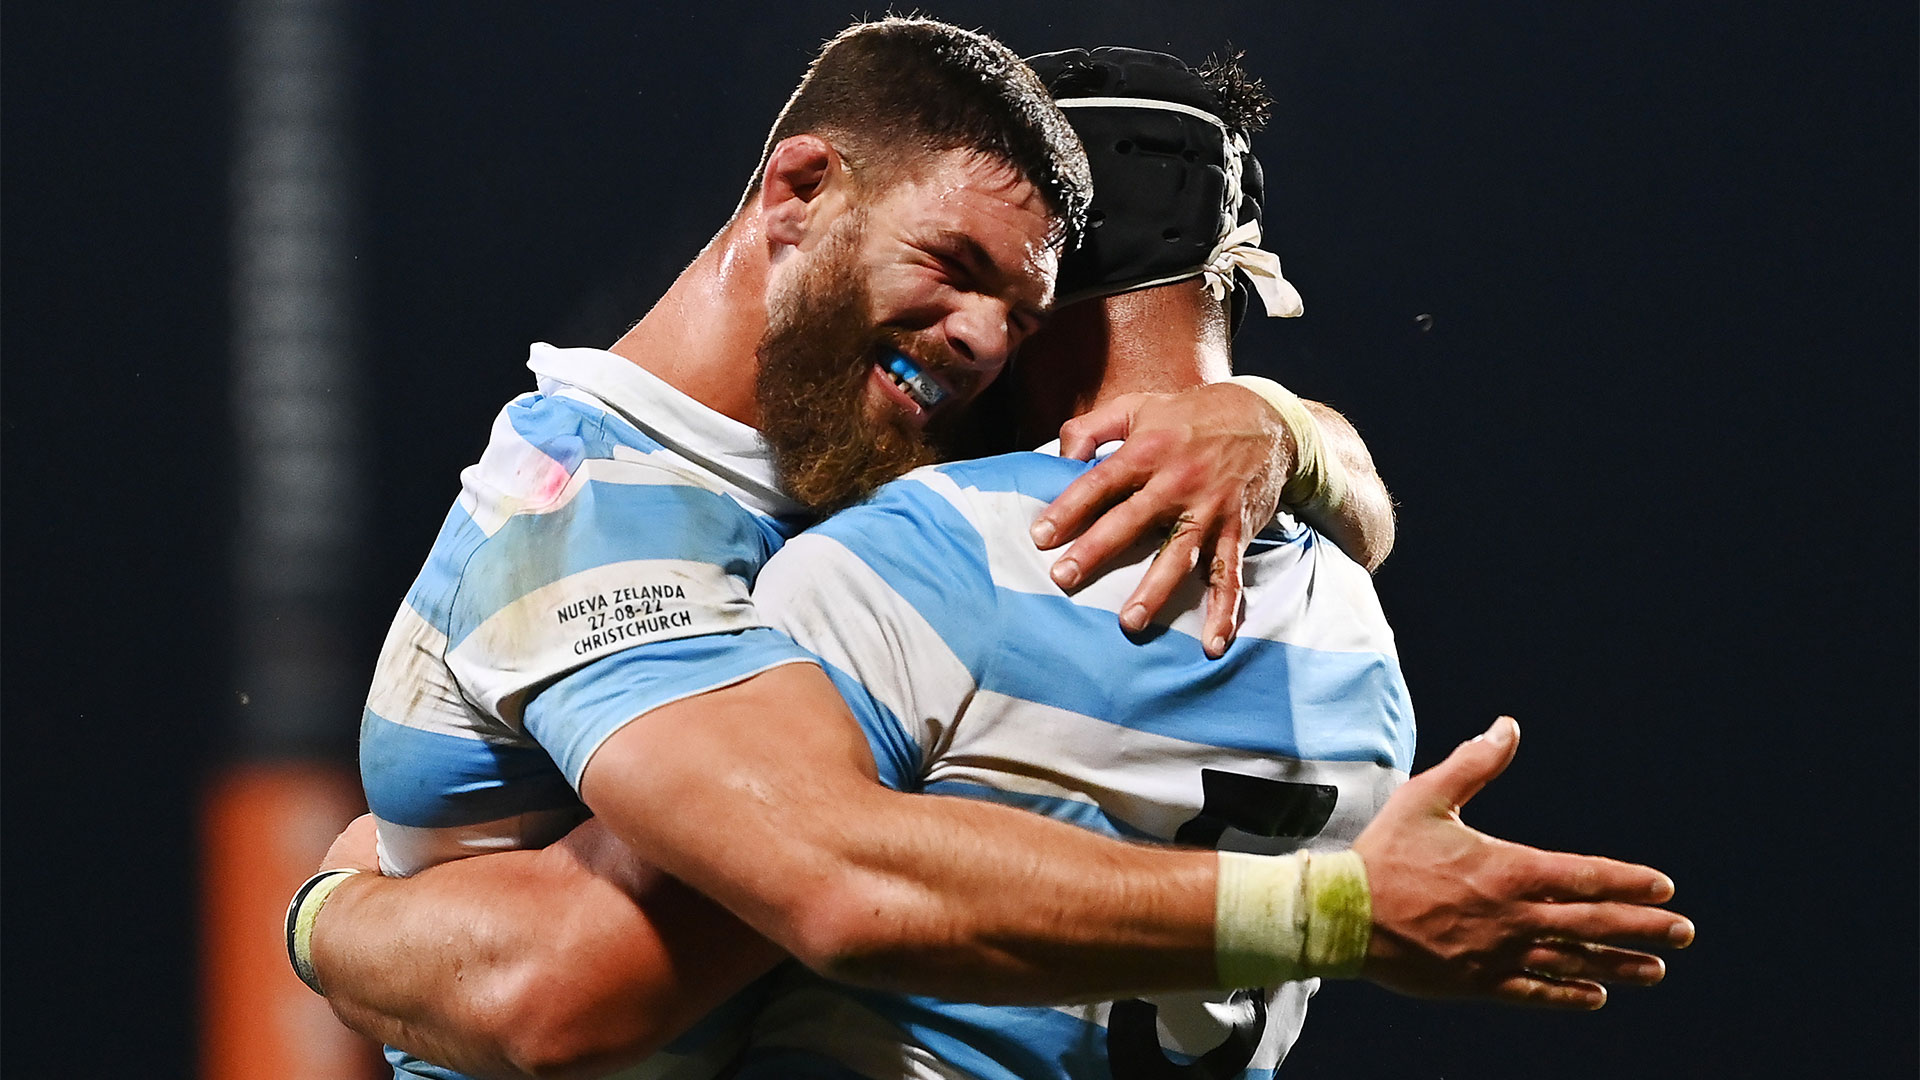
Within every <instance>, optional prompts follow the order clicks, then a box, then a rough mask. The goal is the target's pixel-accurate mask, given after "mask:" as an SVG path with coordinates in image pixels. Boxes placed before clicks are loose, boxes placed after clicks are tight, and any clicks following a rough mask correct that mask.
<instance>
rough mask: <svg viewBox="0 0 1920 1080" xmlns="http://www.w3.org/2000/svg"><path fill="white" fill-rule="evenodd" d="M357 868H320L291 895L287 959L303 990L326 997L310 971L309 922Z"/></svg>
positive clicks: (314, 975) (317, 978)
mask: <svg viewBox="0 0 1920 1080" xmlns="http://www.w3.org/2000/svg"><path fill="white" fill-rule="evenodd" d="M359 872H360V871H358V870H322V871H320V872H319V873H317V874H315V875H313V876H312V877H310V878H308V879H307V881H306V884H304V885H302V886H300V891H299V892H296V893H294V894H293V902H292V903H290V904H288V905H287V959H288V960H290V961H292V962H293V973H294V974H295V975H298V976H300V981H301V982H303V983H306V984H307V989H309V990H312V991H313V992H314V993H316V994H319V995H321V996H322V997H325V996H326V993H327V992H326V991H325V990H322V989H320V976H319V975H318V974H316V973H315V972H314V970H313V923H314V920H315V919H318V918H319V917H320V909H321V908H323V907H325V906H326V904H327V898H328V897H329V896H332V895H333V890H335V889H337V888H339V887H340V885H341V883H343V882H345V881H346V880H347V879H348V878H350V877H352V876H353V875H355V874H357V873H359Z"/></svg>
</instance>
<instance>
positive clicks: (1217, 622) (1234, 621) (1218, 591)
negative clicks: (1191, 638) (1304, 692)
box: [1200, 529, 1246, 660]
mask: <svg viewBox="0 0 1920 1080" xmlns="http://www.w3.org/2000/svg"><path fill="white" fill-rule="evenodd" d="M1245 550H1246V549H1245V546H1244V545H1242V544H1241V542H1240V531H1239V530H1238V529H1222V530H1221V532H1220V535H1219V537H1218V538H1217V539H1215V540H1214V542H1213V558H1212V560H1211V565H1210V566H1209V568H1208V573H1207V621H1206V629H1205V630H1203V631H1202V632H1201V638H1200V640H1201V641H1202V642H1203V643H1204V646H1205V648H1206V651H1207V655H1208V656H1209V657H1212V658H1213V659H1215V660H1218V659H1219V658H1220V657H1222V656H1224V655H1225V654H1226V651H1227V646H1228V645H1231V644H1232V643H1233V635H1234V632H1235V631H1236V630H1237V629H1238V628H1239V624H1240V584H1241V578H1240V569H1241V568H1240V560H1241V557H1242V556H1243V555H1244V554H1245Z"/></svg>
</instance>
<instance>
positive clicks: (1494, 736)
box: [1413, 716, 1520, 810]
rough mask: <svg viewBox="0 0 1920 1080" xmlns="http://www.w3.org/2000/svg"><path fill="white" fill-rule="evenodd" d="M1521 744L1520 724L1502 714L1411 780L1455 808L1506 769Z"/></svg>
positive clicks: (1464, 802)
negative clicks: (1445, 757) (1436, 763)
mask: <svg viewBox="0 0 1920 1080" xmlns="http://www.w3.org/2000/svg"><path fill="white" fill-rule="evenodd" d="M1519 748H1520V725H1519V724H1518V723H1516V722H1515V721H1514V719H1513V717H1511V716H1502V717H1500V718H1499V719H1498V720H1495V721H1494V722H1493V726H1492V727H1490V728H1488V729H1487V730H1486V731H1484V732H1482V733H1480V734H1479V735H1476V736H1474V737H1473V738H1471V739H1468V740H1467V741H1466V742H1463V743H1461V744H1460V745H1459V746H1456V747H1454V749H1453V753H1451V754H1448V755H1447V759H1446V760H1445V761H1442V762H1441V763H1440V764H1438V765H1435V766H1434V767H1433V768H1431V769H1428V770H1427V771H1426V772H1423V773H1421V774H1420V775H1419V776H1417V777H1415V778H1414V780H1413V782H1415V783H1419V784H1421V785H1422V786H1424V787H1427V788H1430V789H1432V790H1431V794H1432V795H1433V796H1434V797H1436V798H1439V799H1441V800H1444V801H1445V803H1446V804H1447V805H1448V806H1450V807H1452V808H1453V809H1455V810H1458V809H1459V808H1460V807H1462V806H1465V805H1466V804H1467V800H1469V799H1471V798H1473V797H1474V796H1475V795H1478V794H1479V793H1480V789H1481V788H1483V787H1486V786H1487V781H1489V780H1492V779H1493V778H1494V777H1496V776H1499V775H1500V774H1501V773H1502V772H1505V771H1506V768H1507V765H1508V764H1510V763H1511V762H1512V761H1513V755H1514V753H1515V752H1516V751H1517V750H1519Z"/></svg>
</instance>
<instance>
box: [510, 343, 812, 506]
mask: <svg viewBox="0 0 1920 1080" xmlns="http://www.w3.org/2000/svg"><path fill="white" fill-rule="evenodd" d="M527 367H528V368H529V369H530V370H532V372H533V373H534V374H535V375H537V376H539V380H540V382H539V385H540V391H541V392H542V393H552V392H554V390H557V389H559V386H557V385H556V386H550V385H549V384H550V383H552V384H564V385H566V386H572V387H576V388H578V389H581V390H585V391H586V392H587V393H589V394H592V395H593V396H594V397H596V398H599V399H600V400H601V401H603V402H605V403H606V404H607V406H608V407H609V408H611V409H612V410H613V411H614V412H617V413H619V414H620V416H621V417H622V418H623V419H625V420H626V421H627V422H628V423H630V424H632V425H633V426H634V427H637V428H639V429H640V430H641V431H644V432H646V433H647V435H649V436H650V437H652V438H653V439H654V440H656V441H657V442H659V443H660V444H661V445H662V446H665V447H666V448H667V449H669V450H672V451H674V452H675V453H677V454H679V455H680V456H682V457H684V458H686V459H687V460H688V461H690V462H693V463H694V464H696V465H698V466H700V467H701V468H704V469H707V470H709V471H711V472H712V473H714V474H715V475H716V476H718V477H720V478H721V479H723V480H726V481H728V482H729V483H730V484H731V485H732V486H733V487H735V488H737V489H739V494H740V495H742V496H744V497H745V498H746V499H747V500H749V501H750V502H752V503H753V504H754V508H755V509H757V510H760V511H761V512H763V513H767V514H771V515H774V516H776V517H792V516H796V515H803V514H805V512H806V511H805V510H804V509H803V508H802V507H801V506H800V504H799V503H796V502H794V501H793V500H792V499H790V498H788V497H787V495H786V493H785V492H783V491H781V490H780V483H779V481H778V479H777V478H776V474H775V472H774V468H773V448H772V447H770V446H768V445H767V441H766V440H765V439H763V438H761V436H760V432H759V431H757V430H756V429H754V428H752V427H750V426H748V425H746V424H743V423H741V422H740V421H738V420H735V419H734V418H733V417H731V416H727V415H726V414H724V413H721V412H717V411H715V410H713V409H710V408H708V407H707V406H705V405H702V404H701V403H700V402H698V401H695V400H694V399H693V398H691V397H689V396H687V395H686V393H684V392H683V391H681V390H679V389H678V388H676V387H674V386H673V385H672V384H671V383H669V382H667V381H666V380H664V379H662V378H660V377H659V376H658V375H655V374H654V373H653V372H651V371H648V370H647V369H646V368H643V367H641V366H640V365H639V364H636V363H634V362H633V361H631V360H628V359H627V358H626V357H624V356H621V355H619V354H617V353H611V352H608V351H606V350H605V349H561V348H556V347H554V346H552V345H549V344H547V343H546V342H544V341H537V342H535V343H534V344H533V347H532V349H531V350H530V353H529V355H528V357H527Z"/></svg>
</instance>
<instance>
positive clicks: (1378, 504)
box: [1294, 401, 1394, 572]
mask: <svg viewBox="0 0 1920 1080" xmlns="http://www.w3.org/2000/svg"><path fill="white" fill-rule="evenodd" d="M1302 404H1304V405H1305V406H1306V408H1307V411H1308V412H1309V413H1311V414H1312V416H1313V420H1314V425H1315V426H1316V427H1318V428H1319V430H1320V439H1321V443H1322V445H1323V446H1324V447H1325V450H1326V453H1327V454H1328V455H1329V456H1330V457H1331V458H1332V459H1333V461H1334V462H1335V463H1336V464H1337V466H1338V467H1339V469H1340V472H1341V476H1342V479H1343V481H1344V493H1343V494H1342V497H1341V499H1340V501H1339V503H1338V504H1337V505H1334V506H1332V507H1329V506H1327V505H1326V503H1325V502H1323V501H1321V502H1314V503H1309V504H1307V505H1305V506H1299V507H1295V508H1294V509H1295V511H1296V512H1297V513H1298V514H1299V515H1300V517H1301V519H1302V520H1304V521H1305V522H1306V523H1307V524H1308V525H1311V526H1312V527H1313V528H1314V529H1315V530H1316V531H1318V532H1320V533H1321V534H1322V535H1324V536H1326V537H1327V539H1329V540H1332V541H1333V542H1334V543H1335V544H1336V545H1338V546H1339V548H1340V550H1342V551H1344V552H1346V553H1347V555H1348V556H1349V557H1350V558H1352V559H1353V561H1355V562H1357V563H1359V564H1360V565H1362V566H1364V567H1366V568H1367V570H1368V571H1369V572H1371V571H1374V570H1378V569H1379V568H1380V564H1381V563H1384V562H1386V561H1387V555H1388V553H1390V552H1391V551H1392V550H1393V539H1394V536H1393V530H1394V521H1393V499H1392V497H1391V496H1389V495H1388V494H1387V486H1386V484H1385V482H1383V481H1382V480H1381V479H1380V474H1379V472H1378V471H1376V470H1375V469H1374V466H1373V455H1372V453H1370V452H1369V451H1368V450H1367V444H1366V441H1365V440H1364V439H1362V438H1361V437H1360V433H1359V432H1358V431H1357V430H1355V429H1354V426H1353V425H1352V424H1351V423H1349V422H1348V420H1347V418H1346V417H1344V416H1342V415H1340V413H1339V412H1337V411H1335V410H1334V409H1333V408H1332V407H1330V406H1327V405H1322V404H1321V403H1319V402H1317V401H1302Z"/></svg>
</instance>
